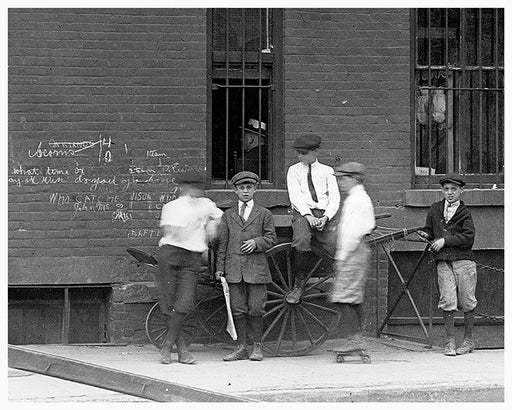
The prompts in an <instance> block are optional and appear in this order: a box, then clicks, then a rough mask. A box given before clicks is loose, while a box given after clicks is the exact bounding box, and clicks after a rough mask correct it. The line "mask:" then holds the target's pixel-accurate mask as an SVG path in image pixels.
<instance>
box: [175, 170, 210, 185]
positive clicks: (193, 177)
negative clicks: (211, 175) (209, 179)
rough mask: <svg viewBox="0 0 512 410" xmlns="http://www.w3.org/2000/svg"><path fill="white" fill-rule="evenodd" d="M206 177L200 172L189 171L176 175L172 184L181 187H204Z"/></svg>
mask: <svg viewBox="0 0 512 410" xmlns="http://www.w3.org/2000/svg"><path fill="white" fill-rule="evenodd" d="M205 181H206V177H205V174H204V173H202V172H195V171H190V172H186V173H183V174H178V175H176V177H175V178H174V182H176V183H177V184H183V185H195V186H197V185H205Z"/></svg>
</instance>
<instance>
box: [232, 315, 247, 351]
mask: <svg viewBox="0 0 512 410" xmlns="http://www.w3.org/2000/svg"><path fill="white" fill-rule="evenodd" d="M233 321H234V322H235V328H236V334H237V336H238V340H237V341H238V344H239V345H245V344H247V316H246V315H240V316H234V317H233Z"/></svg>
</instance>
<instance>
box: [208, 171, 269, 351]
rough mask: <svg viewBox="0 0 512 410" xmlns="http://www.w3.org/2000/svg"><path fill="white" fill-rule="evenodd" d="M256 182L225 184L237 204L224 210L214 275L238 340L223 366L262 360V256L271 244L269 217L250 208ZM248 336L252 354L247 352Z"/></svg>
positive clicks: (242, 176)
mask: <svg viewBox="0 0 512 410" xmlns="http://www.w3.org/2000/svg"><path fill="white" fill-rule="evenodd" d="M258 182H259V177H258V175H256V174H255V173H253V172H248V171H242V172H239V173H237V174H236V175H235V176H233V178H232V179H231V183H232V184H233V186H234V191H235V193H236V195H237V196H238V203H237V204H236V205H234V206H233V207H231V208H229V209H227V210H226V211H225V212H224V215H223V216H222V220H221V223H220V226H219V235H218V238H219V242H218V248H217V267H216V268H217V269H216V273H215V276H216V278H217V279H220V277H221V276H224V277H225V278H226V281H227V282H228V283H229V294H230V304H231V310H232V313H233V321H234V323H235V328H236V332H237V335H238V345H237V346H236V348H235V350H234V351H233V352H232V353H230V354H228V355H227V356H226V357H224V360H225V361H234V360H243V359H250V360H256V361H260V360H263V353H262V350H261V338H262V334H263V313H264V312H265V303H266V301H267V283H270V282H271V281H272V277H271V274H270V269H269V266H268V262H267V258H266V256H265V251H266V250H268V249H270V248H271V247H272V246H274V245H275V244H276V241H277V237H276V232H275V228H274V220H273V218H272V213H271V212H270V211H269V210H268V209H266V208H264V207H262V206H260V205H257V204H255V203H254V199H253V197H254V193H255V192H256V184H257V183H258ZM248 335H252V338H253V346H252V352H251V354H249V351H248V347H247V344H248Z"/></svg>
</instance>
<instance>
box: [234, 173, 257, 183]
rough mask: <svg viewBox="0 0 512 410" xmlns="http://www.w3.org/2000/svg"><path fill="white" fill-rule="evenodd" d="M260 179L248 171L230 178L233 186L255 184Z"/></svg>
mask: <svg viewBox="0 0 512 410" xmlns="http://www.w3.org/2000/svg"><path fill="white" fill-rule="evenodd" d="M259 180H260V178H259V177H258V175H256V174H255V173H254V172H250V171H241V172H239V173H237V174H235V175H234V176H233V178H231V183H232V184H233V185H235V186H236V185H238V184H257V183H258V182H259Z"/></svg>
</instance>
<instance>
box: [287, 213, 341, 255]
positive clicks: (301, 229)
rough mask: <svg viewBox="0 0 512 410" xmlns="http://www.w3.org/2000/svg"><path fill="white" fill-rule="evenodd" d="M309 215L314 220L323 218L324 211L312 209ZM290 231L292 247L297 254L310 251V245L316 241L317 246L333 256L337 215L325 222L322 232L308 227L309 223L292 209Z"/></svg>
mask: <svg viewBox="0 0 512 410" xmlns="http://www.w3.org/2000/svg"><path fill="white" fill-rule="evenodd" d="M311 213H312V214H313V216H315V217H316V218H320V217H321V216H323V214H324V211H322V210H320V209H312V210H311ZM291 214H292V231H293V240H292V247H293V248H294V249H295V250H296V251H297V252H309V251H311V243H312V241H313V240H316V241H317V242H318V243H319V245H320V246H321V247H322V248H324V249H325V250H326V251H327V252H329V253H330V254H332V255H334V251H335V249H336V228H337V224H338V218H337V216H338V215H337V214H336V215H335V217H334V218H332V219H331V220H330V221H327V223H326V224H325V227H324V229H323V230H322V231H318V230H317V229H315V228H312V227H311V226H309V222H308V220H307V219H306V218H304V217H303V216H302V215H301V214H300V213H299V212H297V211H296V210H294V209H292V210H291Z"/></svg>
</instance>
